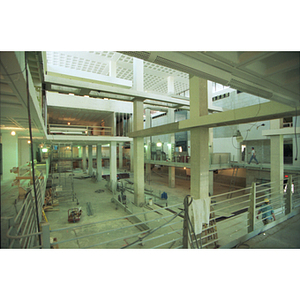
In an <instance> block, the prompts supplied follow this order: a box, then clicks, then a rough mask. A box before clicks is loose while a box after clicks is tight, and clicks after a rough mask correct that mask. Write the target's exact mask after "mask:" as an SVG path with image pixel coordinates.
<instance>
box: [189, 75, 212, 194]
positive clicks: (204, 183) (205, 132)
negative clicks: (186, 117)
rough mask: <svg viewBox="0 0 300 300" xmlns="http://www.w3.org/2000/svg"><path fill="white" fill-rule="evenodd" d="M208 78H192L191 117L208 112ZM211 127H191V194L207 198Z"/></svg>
mask: <svg viewBox="0 0 300 300" xmlns="http://www.w3.org/2000/svg"><path fill="white" fill-rule="evenodd" d="M207 97H208V95H207V80H205V79H202V78H198V77H196V76H192V77H191V78H190V118H191V119H193V118H195V119H197V118H198V117H199V116H203V115H207V114H208V101H207ZM208 149H209V128H203V127H198V128H193V129H191V195H192V196H193V197H194V198H195V199H200V198H206V197H208V193H209V150H208Z"/></svg>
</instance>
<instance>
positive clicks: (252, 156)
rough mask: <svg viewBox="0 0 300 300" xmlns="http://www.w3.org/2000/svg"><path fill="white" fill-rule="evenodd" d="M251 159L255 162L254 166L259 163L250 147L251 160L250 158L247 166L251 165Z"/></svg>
mask: <svg viewBox="0 0 300 300" xmlns="http://www.w3.org/2000/svg"><path fill="white" fill-rule="evenodd" d="M252 159H254V160H255V161H256V164H257V165H258V164H259V162H258V161H257V159H256V153H255V150H254V147H252V150H251V158H250V161H249V162H248V164H250V163H251V161H252Z"/></svg>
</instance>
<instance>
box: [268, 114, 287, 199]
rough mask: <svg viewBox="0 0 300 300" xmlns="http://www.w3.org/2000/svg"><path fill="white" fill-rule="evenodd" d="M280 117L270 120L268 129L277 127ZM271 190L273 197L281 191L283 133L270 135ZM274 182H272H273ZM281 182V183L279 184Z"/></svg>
mask: <svg viewBox="0 0 300 300" xmlns="http://www.w3.org/2000/svg"><path fill="white" fill-rule="evenodd" d="M279 128H280V119H277V120H271V121H270V129H279ZM270 139H271V182H272V184H271V190H272V194H273V193H275V194H273V196H274V197H276V194H277V195H278V193H279V192H283V188H282V185H283V179H284V164H283V161H284V160H283V135H275V136H271V137H270ZM273 182H274V184H273ZM280 183H281V184H280Z"/></svg>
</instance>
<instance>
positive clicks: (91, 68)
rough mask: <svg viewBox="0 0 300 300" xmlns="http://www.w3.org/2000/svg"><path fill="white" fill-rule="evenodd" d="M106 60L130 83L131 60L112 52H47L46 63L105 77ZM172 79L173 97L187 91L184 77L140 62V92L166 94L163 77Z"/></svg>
mask: <svg viewBox="0 0 300 300" xmlns="http://www.w3.org/2000/svg"><path fill="white" fill-rule="evenodd" d="M110 61H112V62H115V63H116V76H117V78H120V79H125V80H131V81H132V80H133V57H131V56H127V55H124V54H121V53H117V52H112V51H85V52H84V51H82V52H78V51H69V52H65V51H61V52H55V51H52V52H50V51H49V52H47V64H48V65H53V66H59V67H62V68H66V69H73V70H79V71H83V72H88V73H95V74H101V75H105V76H109V65H110ZM168 76H173V77H174V88H175V94H178V93H180V92H182V91H184V90H187V89H188V84H189V81H188V78H189V77H188V74H187V73H183V72H179V71H177V70H173V69H170V68H167V67H164V66H160V65H157V64H154V63H151V62H147V61H145V62H144V90H145V91H149V92H154V93H164V94H165V93H167V78H168Z"/></svg>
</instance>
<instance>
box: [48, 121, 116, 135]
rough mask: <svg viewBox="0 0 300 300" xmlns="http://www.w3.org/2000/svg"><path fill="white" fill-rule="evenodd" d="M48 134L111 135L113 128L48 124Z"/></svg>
mask: <svg viewBox="0 0 300 300" xmlns="http://www.w3.org/2000/svg"><path fill="white" fill-rule="evenodd" d="M48 134H54V135H56V134H60V135H84V136H99V135H100V136H101V135H105V136H113V128H112V127H108V126H84V125H63V124H49V125H48Z"/></svg>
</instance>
